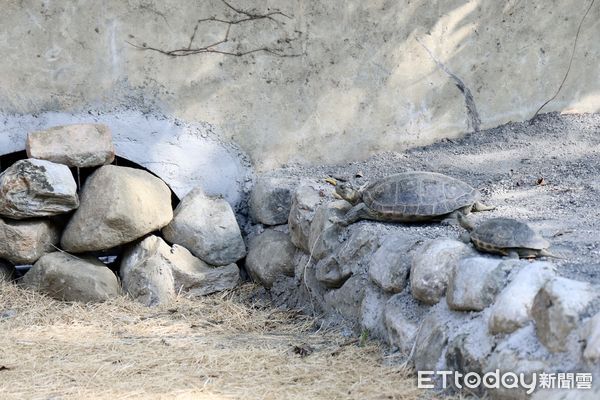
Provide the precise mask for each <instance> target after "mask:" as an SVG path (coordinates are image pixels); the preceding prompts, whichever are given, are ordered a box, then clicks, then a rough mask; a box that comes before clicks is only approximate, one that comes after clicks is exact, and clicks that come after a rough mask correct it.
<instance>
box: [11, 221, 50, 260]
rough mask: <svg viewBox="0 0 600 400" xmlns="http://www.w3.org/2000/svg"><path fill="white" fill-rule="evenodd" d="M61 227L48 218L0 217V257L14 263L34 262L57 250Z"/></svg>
mask: <svg viewBox="0 0 600 400" xmlns="http://www.w3.org/2000/svg"><path fill="white" fill-rule="evenodd" d="M59 239H60V230H59V228H58V227H57V226H56V225H55V224H53V223H52V222H50V221H48V220H40V219H31V220H23V221H15V220H10V219H0V258H3V259H5V260H8V261H10V262H11V263H13V264H16V265H19V264H33V263H34V262H36V261H37V260H38V259H39V258H40V257H41V256H43V255H44V254H46V253H52V252H54V251H56V248H55V246H56V245H58V241H59Z"/></svg>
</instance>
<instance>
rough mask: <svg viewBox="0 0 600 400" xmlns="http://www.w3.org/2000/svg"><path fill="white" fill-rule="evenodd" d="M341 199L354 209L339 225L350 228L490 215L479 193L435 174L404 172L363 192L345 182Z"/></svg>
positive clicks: (458, 181) (456, 180)
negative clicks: (363, 223)
mask: <svg viewBox="0 0 600 400" xmlns="http://www.w3.org/2000/svg"><path fill="white" fill-rule="evenodd" d="M335 190H336V193H337V195H338V196H340V197H341V198H343V199H344V200H347V201H348V202H350V203H351V204H352V205H353V206H354V207H352V208H351V209H350V210H349V211H348V212H347V213H346V215H345V216H344V218H342V219H341V220H340V221H338V222H340V223H341V224H343V225H348V224H351V223H353V222H356V221H358V220H359V219H371V220H375V221H394V222H422V221H432V220H443V219H446V218H448V217H455V216H456V212H461V213H463V214H468V213H470V212H471V211H487V210H492V209H494V207H488V206H486V205H483V204H481V203H480V202H479V199H480V197H481V195H480V194H479V191H478V190H477V189H474V188H472V187H471V186H469V185H467V184H466V183H465V182H463V181H460V180H458V179H454V178H451V177H449V176H446V175H442V174H438V173H435V172H404V173H401V174H395V175H390V176H388V177H386V178H383V179H380V180H378V181H376V182H373V183H371V184H369V185H367V186H364V187H362V188H360V189H355V188H354V187H353V186H352V184H351V183H349V182H344V183H341V184H339V185H337V186H336V189H335Z"/></svg>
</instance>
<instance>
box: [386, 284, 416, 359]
mask: <svg viewBox="0 0 600 400" xmlns="http://www.w3.org/2000/svg"><path fill="white" fill-rule="evenodd" d="M404 301H405V299H404V298H403V297H400V296H399V295H395V296H392V297H391V298H390V299H389V300H388V301H387V302H386V303H385V308H384V311H383V320H384V325H385V328H386V333H387V335H386V339H387V342H388V344H389V345H390V346H392V347H395V348H397V349H399V350H400V351H402V352H410V350H411V348H412V347H413V343H414V341H415V338H416V335H417V325H416V324H414V323H413V322H411V321H409V320H408V319H407V318H406V315H405V308H404Z"/></svg>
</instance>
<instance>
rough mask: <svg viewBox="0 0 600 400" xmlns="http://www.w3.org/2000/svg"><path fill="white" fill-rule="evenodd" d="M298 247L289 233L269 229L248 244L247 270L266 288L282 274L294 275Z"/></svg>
mask: <svg viewBox="0 0 600 400" xmlns="http://www.w3.org/2000/svg"><path fill="white" fill-rule="evenodd" d="M295 252H296V247H295V246H294V244H293V243H292V242H291V240H290V237H289V235H286V234H285V233H282V232H277V231H274V230H272V229H267V230H265V231H264V232H263V233H261V234H260V235H258V236H256V237H255V238H253V239H252V240H251V241H250V243H249V244H248V255H247V256H246V270H247V271H248V273H249V274H250V276H251V277H252V279H253V280H254V281H256V282H258V283H260V284H261V285H263V286H264V287H266V288H271V287H272V286H273V282H274V281H275V280H276V279H277V278H278V277H280V276H290V277H293V276H294V254H295Z"/></svg>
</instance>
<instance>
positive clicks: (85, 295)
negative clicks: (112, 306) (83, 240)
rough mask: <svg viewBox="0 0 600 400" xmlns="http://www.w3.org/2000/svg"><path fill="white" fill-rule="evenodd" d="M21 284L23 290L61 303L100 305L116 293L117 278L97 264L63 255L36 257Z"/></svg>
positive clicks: (117, 291)
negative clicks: (45, 295)
mask: <svg viewBox="0 0 600 400" xmlns="http://www.w3.org/2000/svg"><path fill="white" fill-rule="evenodd" d="M22 282H23V285H24V286H25V287H26V288H29V289H33V290H37V291H40V292H42V293H45V294H47V295H48V296H50V297H53V298H55V299H58V300H64V301H80V302H84V303H88V302H100V301H105V300H108V299H110V298H113V297H116V296H118V295H119V293H120V287H119V282H118V280H117V277H116V276H115V274H114V273H113V272H112V271H111V270H110V269H108V267H106V266H105V265H104V264H102V263H101V262H100V261H98V260H95V259H87V258H86V259H82V258H79V257H75V256H72V255H70V254H67V253H64V252H55V253H50V254H46V255H45V256H43V257H42V258H40V259H39V260H38V261H37V262H36V263H35V264H34V265H33V267H32V268H31V269H30V270H29V272H27V273H26V274H25V276H24V277H23V281H22Z"/></svg>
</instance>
